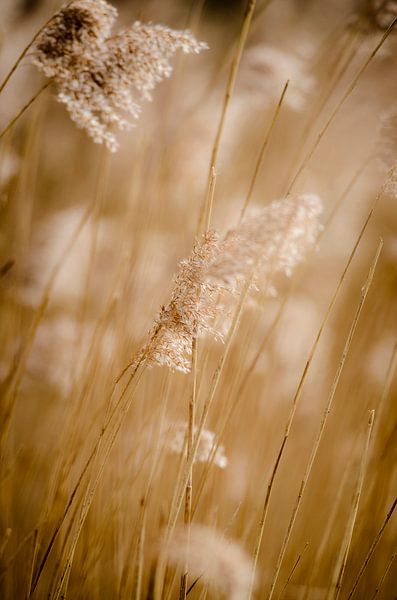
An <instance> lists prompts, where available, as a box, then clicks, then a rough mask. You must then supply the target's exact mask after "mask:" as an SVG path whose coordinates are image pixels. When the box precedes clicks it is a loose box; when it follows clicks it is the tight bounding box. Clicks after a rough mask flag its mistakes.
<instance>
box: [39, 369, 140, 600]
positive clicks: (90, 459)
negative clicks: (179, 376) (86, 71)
mask: <svg viewBox="0 0 397 600" xmlns="http://www.w3.org/2000/svg"><path fill="white" fill-rule="evenodd" d="M142 362H143V359H142V360H141V361H140V362H139V363H138V364H137V365H136V367H135V369H134V371H133V372H132V373H131V375H130V377H129V379H128V381H127V383H126V384H125V386H124V389H123V391H122V392H121V394H120V397H119V399H118V401H117V403H116V405H115V406H114V408H113V410H112V412H111V413H110V415H109V416H108V418H107V420H106V422H105V423H104V425H103V427H102V429H101V433H100V435H99V437H98V439H97V441H96V443H95V444H94V447H93V448H92V450H91V453H90V455H89V457H88V459H87V461H86V463H85V465H84V467H83V469H82V470H81V471H80V475H79V477H78V480H77V482H76V485H75V487H74V488H73V491H72V493H71V494H70V496H69V499H68V502H67V504H66V506H65V509H64V511H63V513H62V515H61V518H60V519H59V521H58V523H57V525H56V527H55V529H54V532H53V534H52V536H51V539H50V542H49V544H48V546H47V548H46V550H45V552H44V555H43V558H42V560H41V562H40V565H39V567H38V570H37V574H36V577H35V580H34V583H33V586H32V592H34V590H35V589H36V587H37V584H38V582H39V579H40V576H41V574H42V572H43V569H44V567H45V564H46V562H47V559H48V556H49V554H50V552H51V550H52V548H53V546H54V543H55V540H56V539H57V537H58V534H59V531H60V529H61V527H62V525H63V523H64V522H65V519H66V517H67V515H68V514H69V511H70V508H71V506H72V505H73V503H74V500H75V498H76V496H77V493H78V491H79V490H80V488H81V485H82V482H83V480H84V478H85V475H86V474H87V472H88V471H89V469H90V467H91V465H92V464H93V462H94V459H95V458H96V456H97V455H98V452H99V450H100V448H101V446H102V444H103V439H104V436H105V434H106V433H107V432H108V430H109V428H110V426H111V424H112V421H113V419H114V417H115V416H117V414H118V412H121V414H122V416H124V414H125V412H126V410H125V408H122V407H121V403H122V401H123V399H124V396H125V394H126V393H127V391H128V389H129V387H130V385H131V384H132V382H133V380H134V378H135V376H137V380H138V381H137V382H136V384H138V382H139V379H140V376H141V374H142V372H143V369H142V370H141V371H140V372H139V373H138V369H139V367H140V366H141V364H142ZM135 389H136V386H135ZM135 389H134V390H133V391H135ZM132 398H133V395H132V396H131V398H130V402H131V401H132ZM128 407H129V404H128ZM120 426H121V424H120V425H119V426H118V428H117V430H116V434H117V432H118V429H119V428H120ZM109 452H110V450H109ZM106 458H107V455H106V456H105V459H106ZM102 470H103V469H102ZM101 474H102V471H101V470H100V475H101ZM76 543H77V542H76Z"/></svg>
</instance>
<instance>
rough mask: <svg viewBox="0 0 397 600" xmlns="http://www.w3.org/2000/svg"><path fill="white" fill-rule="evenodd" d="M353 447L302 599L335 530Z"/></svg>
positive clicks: (310, 584)
mask: <svg viewBox="0 0 397 600" xmlns="http://www.w3.org/2000/svg"><path fill="white" fill-rule="evenodd" d="M356 441H357V440H356ZM354 447H355V444H352V446H351V451H350V453H349V458H348V462H347V465H346V466H345V468H344V470H343V474H342V476H341V479H340V483H339V486H338V490H337V493H336V498H335V500H334V502H333V503H332V509H331V512H330V515H329V517H328V520H327V524H326V526H325V530H324V533H323V535H322V536H321V541H320V545H319V547H318V549H317V551H316V554H315V557H314V561H313V568H312V570H311V573H310V578H309V582H308V584H307V586H306V591H305V596H304V598H303V600H306V598H308V597H311V595H310V591H311V588H312V584H313V583H314V581H315V580H316V577H317V575H318V572H319V569H320V565H321V561H322V559H323V557H324V555H325V551H326V549H327V548H328V544H329V541H330V537H331V534H332V532H333V531H334V530H335V527H336V518H337V516H338V510H339V508H340V504H341V501H342V498H343V496H344V493H345V489H346V484H347V482H348V479H349V475H351V467H352V463H353V458H354V452H353V450H354Z"/></svg>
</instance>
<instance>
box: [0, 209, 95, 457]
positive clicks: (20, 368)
mask: <svg viewBox="0 0 397 600" xmlns="http://www.w3.org/2000/svg"><path fill="white" fill-rule="evenodd" d="M91 211H92V205H89V206H88V207H87V208H86V210H85V212H84V214H83V216H82V218H81V219H80V221H79V223H78V225H77V227H76V229H75V231H74V232H73V235H72V237H71V238H70V240H69V242H68V244H67V246H66V248H65V249H64V251H63V253H62V255H61V257H60V258H59V260H58V261H57V262H56V263H55V265H54V267H53V269H52V271H51V273H50V276H49V278H48V282H47V284H46V286H45V288H44V291H43V295H42V299H41V302H40V304H39V306H38V308H37V310H36V312H35V316H34V319H33V322H32V325H31V326H30V330H29V332H28V334H27V337H26V340H25V341H24V343H23V345H22V348H21V350H20V353H19V356H18V360H17V361H16V362H15V363H14V364H13V366H12V369H11V371H10V372H9V374H8V376H7V377H6V379H5V381H4V383H3V393H4V400H3V401H4V403H5V407H4V409H3V410H4V414H3V415H2V426H1V438H0V456H4V451H5V445H6V442H7V436H8V430H9V425H10V421H11V417H12V412H13V407H14V404H15V401H16V398H17V396H18V392H19V386H20V383H21V380H22V376H23V373H24V369H25V367H26V363H27V360H28V358H29V354H30V351H31V349H32V345H33V342H34V340H35V336H36V333H37V330H38V327H39V325H40V323H41V321H42V319H43V316H44V313H45V312H46V309H47V307H48V304H49V302H50V299H51V291H52V288H53V286H54V284H55V281H56V278H57V276H58V274H59V272H60V270H61V269H62V266H63V264H64V262H65V260H66V258H67V257H68V255H69V253H70V252H71V250H72V249H73V246H74V245H75V243H76V241H77V239H78V237H79V235H80V233H81V231H82V229H83V228H84V226H85V224H86V223H87V221H88V219H89V217H90V215H91Z"/></svg>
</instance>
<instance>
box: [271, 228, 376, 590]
mask: <svg viewBox="0 0 397 600" xmlns="http://www.w3.org/2000/svg"><path fill="white" fill-rule="evenodd" d="M382 246H383V241H382V240H381V241H380V243H379V245H378V248H377V250H376V253H375V257H374V260H373V262H372V264H371V268H370V270H369V273H368V277H367V280H366V282H365V284H364V287H363V290H362V293H361V298H360V301H359V304H358V307H357V310H356V312H355V315H354V318H353V321H352V324H351V327H350V330H349V333H348V336H347V339H346V342H345V346H344V348H343V351H342V354H341V358H340V361H339V364H338V367H337V370H336V373H335V377H334V380H333V383H332V386H331V390H330V394H329V397H328V402H327V406H326V409H325V412H324V415H323V418H322V420H321V423H320V428H319V430H318V433H317V436H316V439H315V442H314V445H313V448H312V451H311V454H310V458H309V462H308V464H307V466H306V470H305V474H304V476H303V479H302V482H301V485H300V488H299V493H298V497H297V500H296V502H295V505H294V508H293V511H292V515H291V518H290V521H289V523H288V527H287V531H286V534H285V537H284V540H283V543H282V547H281V550H280V554H279V557H278V559H277V565H276V569H275V574H274V577H273V581H272V584H271V587H270V591H269V596H268V599H269V600H271V598H272V597H273V594H274V590H275V587H276V583H277V580H278V576H279V574H280V570H281V565H282V562H283V559H284V555H285V551H286V549H287V546H288V542H289V540H290V537H291V534H292V529H293V527H294V524H295V520H296V516H297V514H298V510H299V508H300V505H301V501H302V497H303V493H304V491H305V489H306V485H307V482H308V480H309V477H310V474H311V471H312V468H313V464H314V461H315V459H316V456H317V452H318V449H319V447H320V443H321V440H322V436H323V433H324V429H325V426H326V424H327V420H328V416H329V413H330V412H331V408H332V404H333V400H334V397H335V393H336V390H337V388H338V385H339V380H340V377H341V375H342V371H343V369H344V366H345V362H346V358H347V356H348V353H349V350H350V346H351V343H352V340H353V337H354V333H355V331H356V328H357V324H358V321H359V319H360V315H361V312H362V309H363V306H364V303H365V300H366V298H367V295H368V292H369V289H370V287H371V284H372V280H373V277H374V274H375V269H376V266H377V263H378V259H379V256H380V253H381V250H382Z"/></svg>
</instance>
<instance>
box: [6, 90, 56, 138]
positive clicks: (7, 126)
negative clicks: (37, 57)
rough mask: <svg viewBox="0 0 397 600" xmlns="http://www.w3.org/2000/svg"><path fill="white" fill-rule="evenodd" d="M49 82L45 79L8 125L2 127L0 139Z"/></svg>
mask: <svg viewBox="0 0 397 600" xmlns="http://www.w3.org/2000/svg"><path fill="white" fill-rule="evenodd" d="M50 84H51V81H47V83H45V84H44V85H43V86H42V87H41V88H40V89H39V90H38V91H37V92H36V93H35V95H34V96H32V98H31V99H30V100H29V102H27V103H26V104H25V106H23V107H22V108H21V110H20V111H19V112H18V113H17V114H16V115H15V117H13V118H12V119H11V121H10V122H9V123H8V125H6V127H4V129H3V130H2V131H1V132H0V140H1V138H2V137H4V136H5V134H6V133H8V132H9V131H10V129H11V128H12V127H14V125H15V123H16V122H17V121H18V120H19V119H20V117H22V115H23V114H24V113H25V112H26V111H27V110H28V108H30V107H31V106H32V104H33V102H34V101H35V100H37V98H38V97H39V96H40V94H41V93H42V92H44V90H46V89H47V88H48V86H49V85H50Z"/></svg>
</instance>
